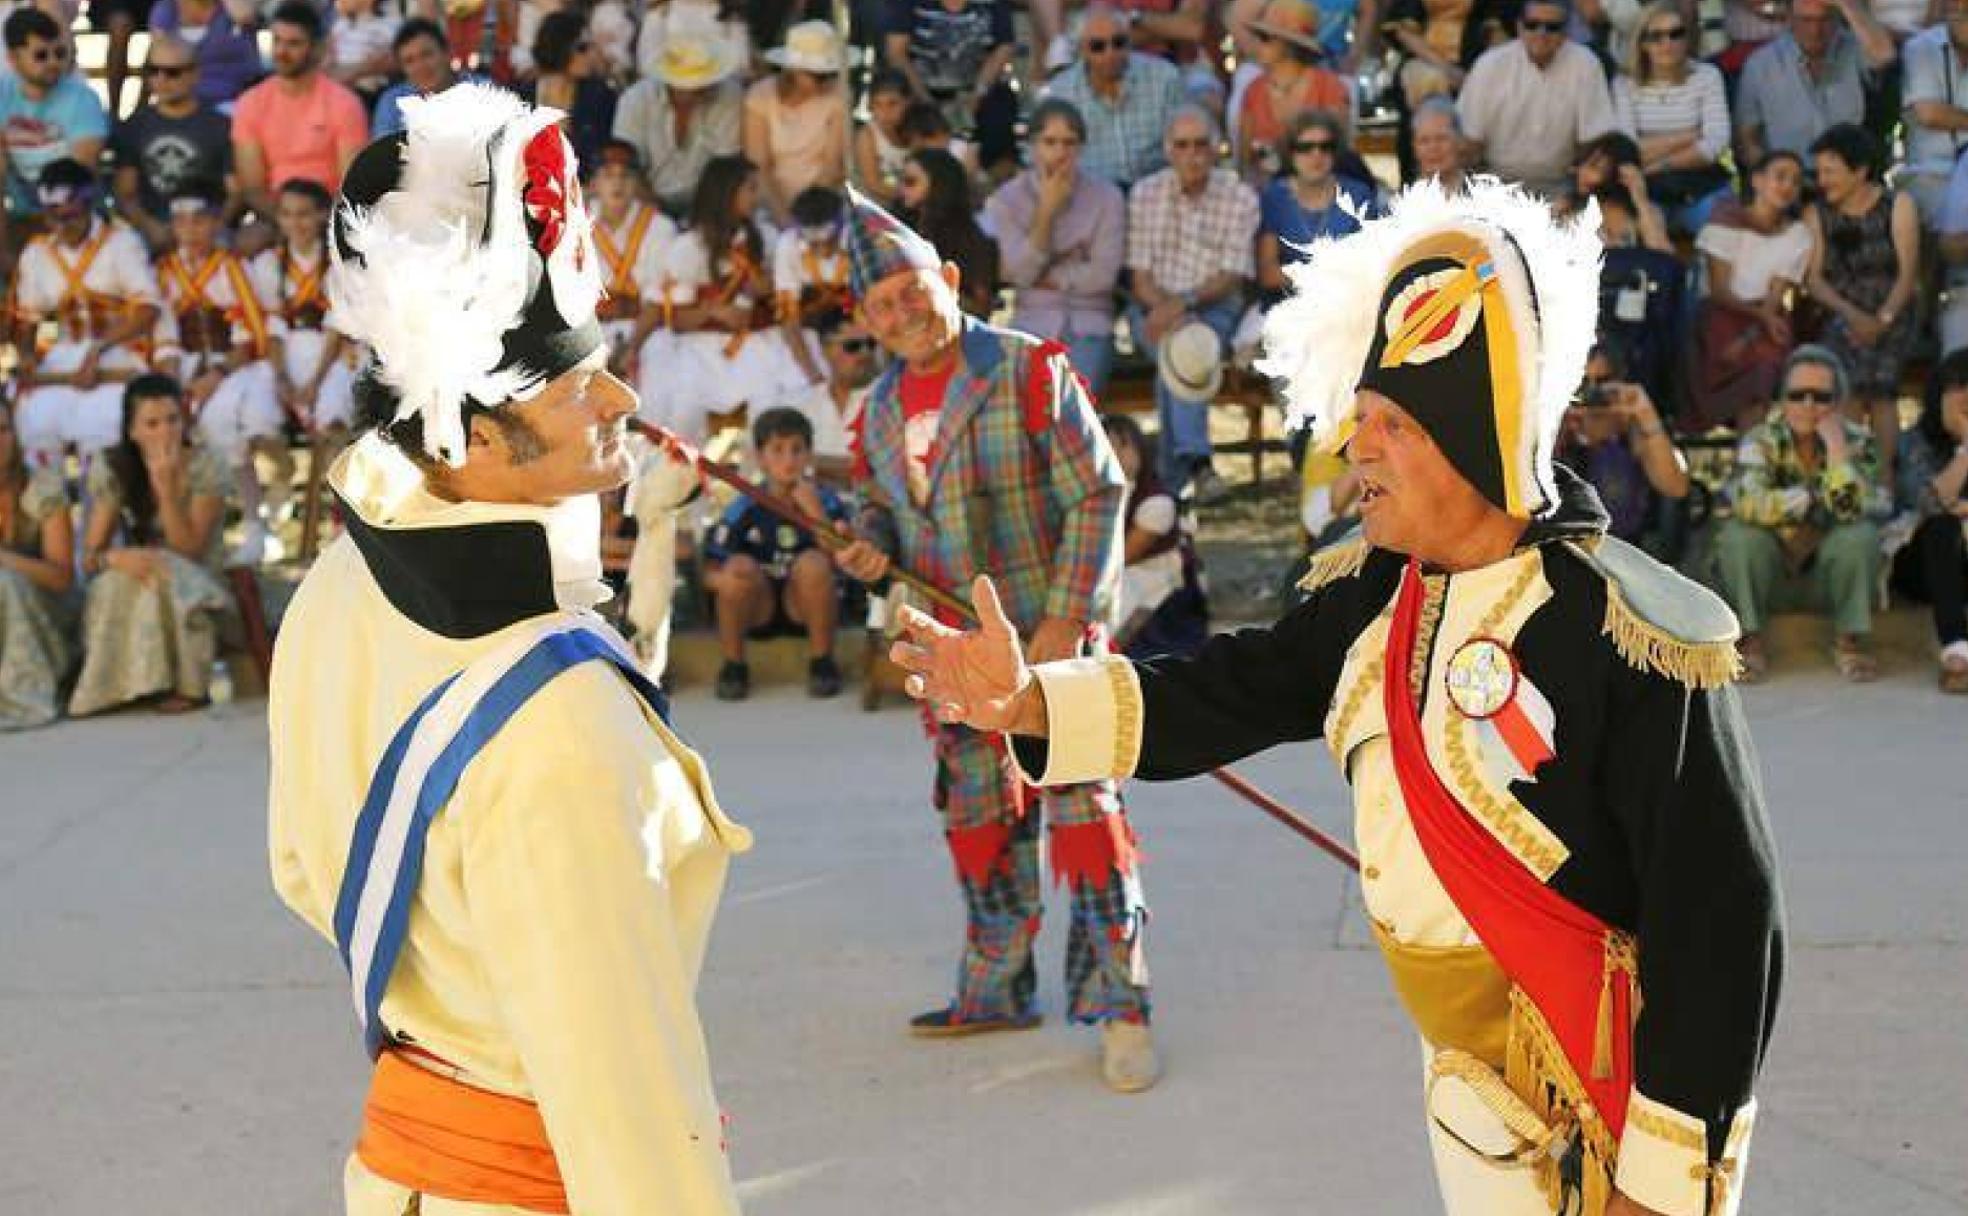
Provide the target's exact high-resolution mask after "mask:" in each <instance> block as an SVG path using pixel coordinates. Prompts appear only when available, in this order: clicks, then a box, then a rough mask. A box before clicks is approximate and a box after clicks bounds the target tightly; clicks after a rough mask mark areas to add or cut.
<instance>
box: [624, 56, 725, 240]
mask: <svg viewBox="0 0 1968 1216" xmlns="http://www.w3.org/2000/svg"><path fill="white" fill-rule="evenodd" d="M737 71H738V61H737V59H736V58H735V57H734V56H733V54H732V51H731V46H730V44H729V43H728V42H727V41H725V40H724V39H721V38H707V37H705V36H704V35H702V34H700V33H698V32H697V31H695V30H683V31H678V32H676V33H674V34H672V35H671V37H670V38H669V41H668V44H667V45H666V46H665V47H664V48H663V53H662V55H661V56H660V57H659V58H658V59H657V62H656V70H655V71H654V73H652V74H651V75H650V76H649V77H648V78H647V79H645V80H639V81H637V82H636V83H635V84H634V85H632V86H631V87H630V88H629V91H628V92H626V93H624V94H622V100H621V102H620V104H619V105H618V106H617V107H616V110H615V138H617V139H619V140H623V141H624V142H626V143H630V144H633V145H635V150H636V155H637V156H638V157H640V158H641V160H642V165H643V171H644V172H645V173H647V174H648V175H649V187H650V189H651V190H652V191H653V192H654V193H655V195H656V201H657V202H658V203H660V204H662V207H663V210H664V211H666V212H668V213H669V214H670V215H672V216H680V215H682V214H683V213H684V212H685V211H686V210H688V209H689V207H690V198H691V195H693V194H694V193H696V190H697V179H698V178H700V177H702V176H703V175H704V166H705V165H706V164H708V163H710V159H711V158H712V157H713V156H730V155H732V154H733V153H735V152H737V151H738V144H739V133H740V127H741V124H742V121H743V109H742V102H743V97H742V94H740V92H739V90H738V87H737V84H736V82H735V81H733V80H732V77H733V76H734V75H735V74H736V73H737Z"/></svg>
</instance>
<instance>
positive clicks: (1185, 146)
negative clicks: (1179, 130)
mask: <svg viewBox="0 0 1968 1216" xmlns="http://www.w3.org/2000/svg"><path fill="white" fill-rule="evenodd" d="M1212 142H1213V141H1211V140H1207V139H1171V140H1170V141H1169V147H1171V148H1174V149H1175V150H1176V151H1177V152H1194V151H1196V150H1197V149H1199V148H1208V147H1210V146H1211V143H1212Z"/></svg>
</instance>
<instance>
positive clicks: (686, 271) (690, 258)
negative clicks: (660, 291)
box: [663, 224, 777, 305]
mask: <svg viewBox="0 0 1968 1216" xmlns="http://www.w3.org/2000/svg"><path fill="white" fill-rule="evenodd" d="M776 235H777V234H776V233H774V232H773V230H772V229H770V228H768V227H766V226H765V225H763V224H761V225H759V239H760V240H761V241H762V242H763V243H764V245H765V247H766V248H767V249H771V248H772V244H773V241H774V239H775V238H776ZM663 276H664V283H665V290H667V291H668V292H669V295H670V302H671V303H673V304H680V305H681V304H695V303H696V302H697V293H698V292H699V291H702V290H703V289H704V288H706V287H709V286H710V285H711V282H712V279H711V259H710V256H709V254H708V252H707V251H706V250H705V249H704V238H703V237H701V236H699V235H698V234H697V233H696V232H694V231H690V232H685V233H683V234H682V235H681V236H679V237H677V239H676V240H674V241H671V242H670V248H669V252H668V253H667V254H666V255H665V256H664V258H663ZM733 302H734V303H736V302H739V301H733ZM743 302H745V303H751V302H753V301H750V300H746V301H743Z"/></svg>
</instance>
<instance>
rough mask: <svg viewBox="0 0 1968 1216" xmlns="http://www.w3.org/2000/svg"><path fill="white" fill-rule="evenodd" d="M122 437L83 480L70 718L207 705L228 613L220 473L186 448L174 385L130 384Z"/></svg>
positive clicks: (204, 455) (161, 381)
mask: <svg viewBox="0 0 1968 1216" xmlns="http://www.w3.org/2000/svg"><path fill="white" fill-rule="evenodd" d="M122 434H123V438H122V440H121V441H120V442H119V443H118V444H117V445H116V446H115V447H113V448H110V449H109V450H108V451H107V452H105V453H104V456H105V459H102V460H98V461H95V462H94V463H93V465H92V466H91V468H90V470H89V483H88V502H89V511H88V523H87V525H86V527H85V528H84V531H83V541H82V572H83V573H84V574H86V575H88V576H89V592H88V597H87V601H86V603H85V604H84V607H83V611H82V649H83V660H82V675H81V678H80V679H79V680H78V681H77V682H76V686H75V693H74V695H73V696H71V697H70V698H69V702H68V712H69V713H70V714H71V715H73V716H75V717H81V716H82V715H84V714H92V713H97V712H99V711H101V710H105V709H110V708H113V707H115V706H118V705H124V704H128V703H129V702H131V701H137V700H142V699H144V698H149V697H155V698H157V709H158V711H159V712H161V713H182V712H184V711H185V710H188V709H195V708H197V707H198V706H200V705H203V704H204V703H205V693H206V687H207V684H208V682H209V681H210V679H211V673H212V660H213V659H214V658H215V657H216V656H217V654H218V643H219V629H220V624H221V621H222V620H223V618H224V616H225V614H226V613H227V612H228V611H229V610H230V608H231V604H232V596H231V594H230V593H229V592H228V591H227V590H226V586H225V583H224V582H223V581H222V580H221V579H220V577H219V552H220V543H221V542H220V522H221V520H222V518H223V515H224V511H225V496H224V495H225V485H226V473H225V470H224V468H223V467H221V465H220V463H219V461H218V460H216V459H215V458H213V456H212V455H211V454H210V453H209V452H206V451H205V450H204V449H203V448H198V447H193V446H192V445H191V443H190V440H189V438H188V437H187V435H186V433H185V417H184V403H183V399H182V396H181V392H180V390H179V388H178V383H177V381H175V380H172V379H171V378H170V377H168V376H158V375H148V376H141V377H139V378H137V379H135V380H132V381H131V382H130V386H129V388H128V389H127V390H126V391H125V392H124V395H123V432H122Z"/></svg>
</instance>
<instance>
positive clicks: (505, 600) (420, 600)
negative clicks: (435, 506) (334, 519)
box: [335, 493, 557, 640]
mask: <svg viewBox="0 0 1968 1216" xmlns="http://www.w3.org/2000/svg"><path fill="white" fill-rule="evenodd" d="M335 497H336V501H337V502H339V503H341V506H342V516H343V518H344V519H345V520H346V521H347V523H348V532H349V536H350V537H351V538H353V539H354V541H355V547H356V549H357V550H358V551H360V552H361V554H362V560H363V563H364V564H365V565H367V566H368V567H369V573H370V576H371V577H373V578H374V579H375V580H376V585H377V586H378V587H380V588H381V589H382V592H383V595H384V596H385V597H386V598H387V599H388V600H389V602H390V605H391V606H392V607H394V608H395V609H396V610H397V611H398V612H401V613H402V614H403V615H404V616H406V617H409V618H410V619H411V620H412V621H414V622H416V623H417V624H418V625H420V626H422V627H423V628H425V629H428V630H430V631H431V632H432V633H436V634H440V635H442V636H444V637H447V638H454V639H460V640H462V639H467V638H477V637H484V636H485V635H487V634H491V633H497V632H498V631H499V630H501V629H504V628H506V627H507V626H509V625H515V624H518V623H519V622H520V621H523V620H526V619H527V618H528V617H535V616H540V615H541V614H543V613H548V612H552V611H554V609H555V608H556V607H557V604H556V602H555V599H554V579H553V558H552V555H551V552H550V550H549V548H548V544H547V529H546V527H545V526H544V525H542V524H539V523H535V522H533V521H530V520H495V521H490V522H486V523H476V524H464V525H459V526H454V527H445V528H379V527H376V526H374V525H372V524H370V523H369V522H368V521H367V520H365V519H363V518H362V513H361V512H360V511H357V510H356V509H355V508H354V507H353V506H352V505H351V504H350V503H349V502H348V501H347V500H346V499H344V498H342V496H341V495H340V494H339V493H338V494H336V496H335Z"/></svg>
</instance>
